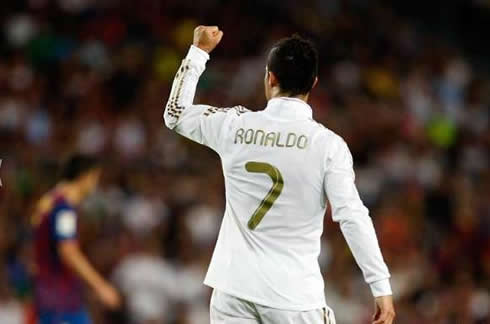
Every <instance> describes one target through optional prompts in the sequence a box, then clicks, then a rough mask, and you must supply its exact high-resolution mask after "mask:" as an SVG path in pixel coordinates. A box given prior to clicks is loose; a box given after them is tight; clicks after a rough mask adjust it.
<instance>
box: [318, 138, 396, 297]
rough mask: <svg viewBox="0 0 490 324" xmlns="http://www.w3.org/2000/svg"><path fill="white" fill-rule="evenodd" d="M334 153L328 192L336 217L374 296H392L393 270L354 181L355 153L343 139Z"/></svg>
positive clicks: (326, 178)
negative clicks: (391, 275)
mask: <svg viewBox="0 0 490 324" xmlns="http://www.w3.org/2000/svg"><path fill="white" fill-rule="evenodd" d="M331 152H332V153H331V154H330V156H329V157H327V171H326V175H325V191H326V193H327V197H328V199H329V201H330V205H331V207H332V218H333V220H334V221H335V222H339V223H340V228H341V231H342V234H343V235H344V237H345V239H346V241H347V244H348V245H349V248H350V249H351V251H352V254H353V255H354V258H355V260H356V262H357V264H358V265H359V267H360V268H361V270H362V273H363V275H364V280H365V281H366V282H367V283H368V284H369V285H370V288H371V292H372V294H373V296H374V297H379V296H386V295H391V294H392V291H391V286H390V282H389V277H390V273H389V271H388V267H387V266H386V264H385V262H384V260H383V256H382V254H381V250H380V248H379V244H378V239H377V237H376V232H375V230H374V226H373V222H372V220H371V217H370V216H369V211H368V209H367V208H366V207H365V206H364V204H363V203H362V201H361V199H360V197H359V194H358V192H357V188H356V186H355V183H354V179H355V175H354V170H353V163H352V155H351V153H350V151H349V148H348V147H347V144H346V143H345V142H344V141H343V140H342V139H340V138H338V145H337V147H336V148H334V149H333V150H332V151H331Z"/></svg>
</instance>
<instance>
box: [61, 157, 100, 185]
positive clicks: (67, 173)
mask: <svg viewBox="0 0 490 324" xmlns="http://www.w3.org/2000/svg"><path fill="white" fill-rule="evenodd" d="M99 166H100V163H99V160H98V159H97V158H96V157H94V156H89V155H84V154H74V155H72V156H70V157H69V158H68V159H67V160H66V162H65V163H64V165H63V167H62V169H61V174H60V178H61V180H68V181H73V180H75V179H77V178H78V177H79V176H81V175H83V174H84V173H85V172H88V171H90V170H92V169H95V168H97V167H99Z"/></svg>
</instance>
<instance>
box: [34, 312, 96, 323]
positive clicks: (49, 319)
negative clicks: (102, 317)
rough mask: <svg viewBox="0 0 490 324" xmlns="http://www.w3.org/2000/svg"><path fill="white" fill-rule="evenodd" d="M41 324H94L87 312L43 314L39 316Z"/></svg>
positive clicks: (40, 313)
mask: <svg viewBox="0 0 490 324" xmlns="http://www.w3.org/2000/svg"><path fill="white" fill-rule="evenodd" d="M38 318H39V324H92V321H91V320H90V316H89V314H88V312H87V311H86V310H80V311H77V312H51V311H48V312H43V311H40V312H39V314H38Z"/></svg>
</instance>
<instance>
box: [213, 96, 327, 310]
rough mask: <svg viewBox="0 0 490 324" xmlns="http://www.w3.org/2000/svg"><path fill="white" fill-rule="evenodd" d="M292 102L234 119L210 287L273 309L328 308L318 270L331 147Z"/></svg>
mask: <svg viewBox="0 0 490 324" xmlns="http://www.w3.org/2000/svg"><path fill="white" fill-rule="evenodd" d="M311 114H312V113H311V108H310V106H309V105H307V104H306V103H305V102H304V101H301V100H299V99H294V98H277V99H272V100H270V101H269V104H268V106H267V108H266V109H265V110H264V111H261V112H249V113H246V114H243V115H241V116H240V117H239V118H236V119H234V121H233V123H231V124H230V127H229V129H228V130H227V136H224V141H225V143H223V146H222V150H221V152H220V155H221V159H222V163H223V172H224V176H225V186H226V212H225V216H224V219H223V223H222V227H221V230H220V235H219V238H218V242H217V245H216V249H215V252H214V255H213V259H212V261H211V265H210V268H209V271H208V275H207V277H206V280H205V283H206V284H208V285H210V286H212V287H214V288H216V289H219V290H221V291H223V292H226V293H229V294H232V295H234V296H237V297H239V298H243V299H246V300H248V301H251V302H255V303H258V304H262V305H266V306H269V307H274V308H280V309H290V310H308V309H315V308H322V307H324V306H325V299H324V285H323V279H322V276H321V273H320V269H319V265H318V256H319V253H320V236H321V234H322V230H323V216H324V214H325V205H326V199H325V191H324V189H323V188H324V175H325V168H326V160H325V156H326V150H327V146H328V139H329V138H330V137H332V138H334V137H335V135H334V134H333V133H332V132H329V131H328V130H327V129H325V128H324V127H322V126H321V125H319V124H317V123H316V122H315V121H314V120H312V115H311Z"/></svg>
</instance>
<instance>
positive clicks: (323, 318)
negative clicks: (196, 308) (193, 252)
mask: <svg viewBox="0 0 490 324" xmlns="http://www.w3.org/2000/svg"><path fill="white" fill-rule="evenodd" d="M210 316H211V324H335V316H334V313H333V311H332V310H331V309H330V308H329V307H327V308H321V309H314V310H310V311H303V312H299V311H288V310H281V309H276V308H271V307H266V306H261V305H257V304H254V303H251V302H248V301H246V300H243V299H240V298H237V297H233V296H231V295H228V294H225V293H223V292H220V291H218V290H216V289H214V290H213V295H212V296H211V305H210Z"/></svg>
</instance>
